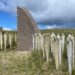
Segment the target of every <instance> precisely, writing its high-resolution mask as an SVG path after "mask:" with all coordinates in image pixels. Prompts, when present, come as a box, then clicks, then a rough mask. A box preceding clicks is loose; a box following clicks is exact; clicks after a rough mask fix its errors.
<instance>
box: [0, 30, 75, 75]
mask: <svg viewBox="0 0 75 75" xmlns="http://www.w3.org/2000/svg"><path fill="white" fill-rule="evenodd" d="M41 32H42V33H47V32H48V33H51V32H55V33H56V34H57V33H59V34H61V33H62V32H63V33H64V34H65V35H68V33H70V32H73V34H74V35H75V30H74V29H67V30H66V29H63V30H61V29H59V30H58V29H55V30H43V31H41ZM0 75H68V65H67V56H66V48H65V51H64V54H63V58H62V66H61V67H60V68H59V70H56V69H55V64H54V60H52V58H51V57H50V61H49V64H47V62H46V60H45V59H43V57H42V53H41V52H40V53H39V52H27V51H16V50H13V51H12V50H11V51H0ZM73 75H75V69H74V70H73Z"/></svg>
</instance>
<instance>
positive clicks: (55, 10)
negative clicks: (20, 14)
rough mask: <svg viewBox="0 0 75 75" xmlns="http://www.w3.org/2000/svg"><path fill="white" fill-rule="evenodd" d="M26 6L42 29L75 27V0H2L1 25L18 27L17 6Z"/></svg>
mask: <svg viewBox="0 0 75 75" xmlns="http://www.w3.org/2000/svg"><path fill="white" fill-rule="evenodd" d="M17 6H20V7H26V8H28V9H29V10H30V12H31V14H32V16H33V17H34V19H35V21H36V22H37V24H38V27H39V28H41V29H46V28H48V29H52V28H75V0H0V27H3V28H8V29H16V28H17V21H16V8H17Z"/></svg>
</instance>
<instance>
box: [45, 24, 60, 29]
mask: <svg viewBox="0 0 75 75" xmlns="http://www.w3.org/2000/svg"><path fill="white" fill-rule="evenodd" d="M46 28H47V29H55V28H60V27H59V26H57V25H47V26H46Z"/></svg>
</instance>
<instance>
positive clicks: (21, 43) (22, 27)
mask: <svg viewBox="0 0 75 75" xmlns="http://www.w3.org/2000/svg"><path fill="white" fill-rule="evenodd" d="M17 24H18V26H17V29H18V50H32V49H33V38H32V35H34V34H35V33H36V32H39V29H38V27H37V24H36V22H35V21H34V19H33V17H32V15H31V14H30V12H29V10H28V9H27V8H21V7H17Z"/></svg>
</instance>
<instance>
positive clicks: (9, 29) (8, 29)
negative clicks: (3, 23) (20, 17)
mask: <svg viewBox="0 0 75 75" xmlns="http://www.w3.org/2000/svg"><path fill="white" fill-rule="evenodd" d="M3 30H7V31H11V30H12V29H11V28H6V27H5V28H3Z"/></svg>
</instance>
